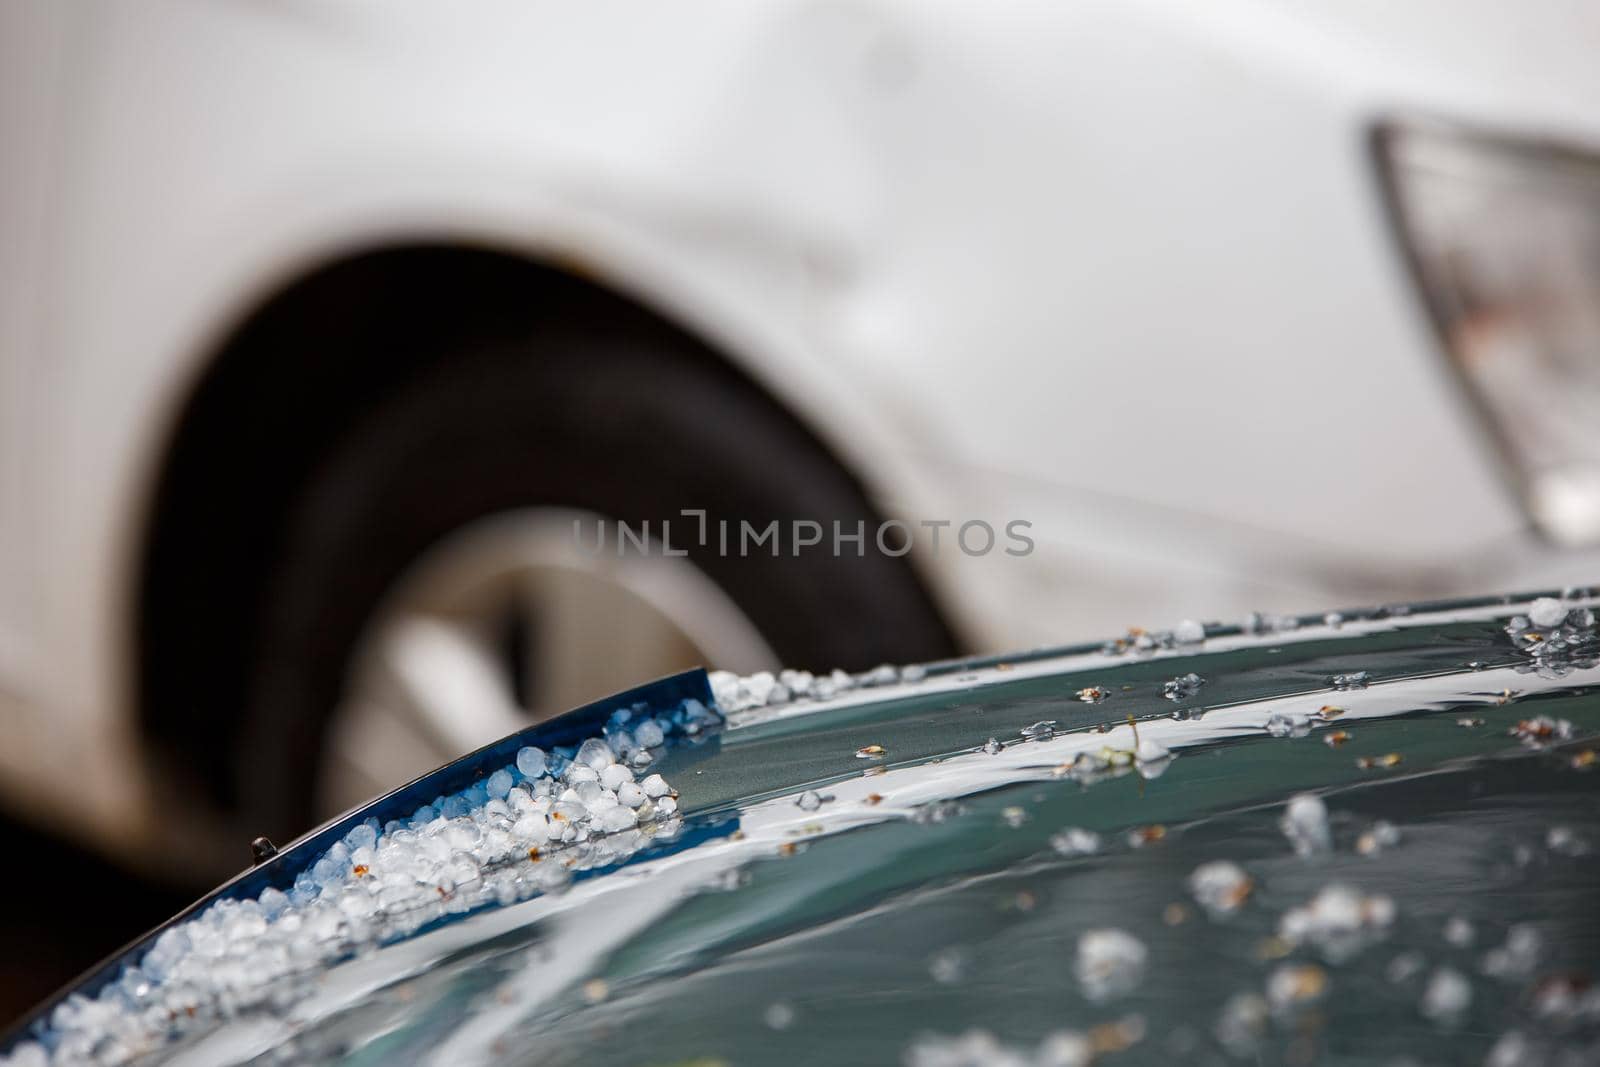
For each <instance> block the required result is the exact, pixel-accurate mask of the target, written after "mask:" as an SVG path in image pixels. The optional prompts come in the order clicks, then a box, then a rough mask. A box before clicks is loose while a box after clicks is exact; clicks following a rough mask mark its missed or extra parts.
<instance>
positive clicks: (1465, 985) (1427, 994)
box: [1421, 967, 1472, 1026]
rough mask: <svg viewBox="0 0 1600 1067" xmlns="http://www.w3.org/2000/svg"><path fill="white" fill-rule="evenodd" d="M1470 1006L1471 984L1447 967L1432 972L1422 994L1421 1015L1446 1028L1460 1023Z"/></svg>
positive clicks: (1459, 973)
mask: <svg viewBox="0 0 1600 1067" xmlns="http://www.w3.org/2000/svg"><path fill="white" fill-rule="evenodd" d="M1471 1005H1472V983H1471V982H1469V981H1467V979H1466V978H1465V976H1463V975H1462V974H1461V972H1459V971H1456V970H1452V969H1451V968H1449V967H1440V968H1439V969H1437V970H1436V971H1434V972H1433V976H1432V977H1431V978H1429V979H1428V987H1427V988H1426V989H1425V990H1423V993H1422V1003H1421V1009H1422V1014H1423V1015H1425V1016H1427V1017H1428V1018H1429V1019H1432V1020H1433V1021H1434V1022H1436V1023H1441V1024H1443V1025H1446V1026H1453V1025H1455V1024H1456V1023H1458V1022H1460V1021H1461V1017H1462V1016H1463V1015H1464V1014H1465V1013H1466V1010H1467V1008H1469V1007H1470V1006H1471Z"/></svg>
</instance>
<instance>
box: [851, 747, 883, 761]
mask: <svg viewBox="0 0 1600 1067" xmlns="http://www.w3.org/2000/svg"><path fill="white" fill-rule="evenodd" d="M887 751H888V750H887V749H885V748H884V747H883V746H882V745H865V746H863V747H861V748H858V749H856V759H877V758H878V757H879V756H882V755H884V754H885V753H886V752H887Z"/></svg>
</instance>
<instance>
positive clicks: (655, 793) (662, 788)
mask: <svg viewBox="0 0 1600 1067" xmlns="http://www.w3.org/2000/svg"><path fill="white" fill-rule="evenodd" d="M639 788H641V789H643V790H644V795H645V796H647V797H649V798H650V799H652V800H654V799H656V798H657V797H664V796H666V795H667V794H668V793H670V792H671V791H672V790H671V787H669V786H668V785H667V780H666V779H665V778H663V777H661V775H659V774H652V775H650V776H649V777H647V778H645V780H644V781H642V782H640V783H639Z"/></svg>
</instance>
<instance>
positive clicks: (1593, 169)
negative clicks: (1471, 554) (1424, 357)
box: [1376, 125, 1600, 546]
mask: <svg viewBox="0 0 1600 1067" xmlns="http://www.w3.org/2000/svg"><path fill="white" fill-rule="evenodd" d="M1376 143H1377V145H1378V156H1379V159H1380V161H1381V168H1382V171H1383V174H1384V179H1385V182H1386V186H1387V191H1388V194H1389V197H1390V203H1391V205H1392V207H1393V209H1394V214H1395V219H1396V222H1397V224H1398V226H1399V228H1400V232H1401V235H1402V238H1403V240H1404V243H1405V246H1406V250H1407V253H1408V255H1409V258H1410V260H1411V264H1412V268H1413V270H1414V272H1415V274H1416V277H1417V280H1418V282H1419V284H1420V286H1421V289H1422V294H1423V297H1424V300H1425V301H1426V303H1427V305H1428V310H1429V312H1430V313H1431V314H1432V316H1433V319H1434V322H1435V324H1436V325H1437V326H1438V329H1439V332H1440V335H1441V336H1442V338H1443V341H1444V346H1445V349H1446V351H1447V352H1448V354H1449V356H1450V359H1451V362H1452V363H1453V364H1454V365H1455V368H1456V369H1457V371H1458V372H1459V373H1460V377H1461V379H1462V380H1463V381H1464V382H1465V383H1466V385H1467V387H1468V391H1469V392H1470V394H1471V396H1472V398H1473V400H1474V401H1475V403H1476V404H1477V406H1478V407H1479V409H1480V410H1481V411H1482V412H1483V414H1484V416H1485V419H1486V421H1487V423H1488V425H1489V427H1490V429H1491V431H1492V432H1493V434H1494V436H1495V437H1496V439H1497V441H1498V444H1499V446H1500V449H1501V452H1502V454H1503V455H1504V457H1505V460H1506V463H1507V466H1508V468H1509V471H1510V474H1511V476H1512V478H1513V480H1514V482H1515V484H1516V486H1517V489H1518V491H1519V492H1520V493H1521V494H1522V497H1523V499H1524V500H1525V502H1526V504H1527V508H1528V511H1529V513H1530V514H1531V516H1532V518H1533V520H1534V522H1535V523H1536V524H1537V525H1538V527H1539V528H1540V529H1541V530H1542V531H1543V532H1544V533H1545V534H1546V535H1547V536H1548V537H1549V538H1550V539H1551V540H1553V541H1555V542H1557V543H1560V544H1563V545H1569V546H1576V545H1590V544H1596V543H1600V155H1591V154H1588V153H1585V152H1581V151H1577V150H1574V149H1572V148H1566V147H1558V146H1553V145H1549V144H1545V143H1539V142H1525V141H1517V140H1512V139H1507V138H1499V137H1487V136H1480V135H1474V134H1465V133H1462V132H1460V131H1458V130H1452V129H1448V128H1432V127H1428V126H1420V125H1416V126H1414V125H1389V126H1384V127H1382V128H1381V129H1380V130H1379V131H1378V136H1377V139H1376Z"/></svg>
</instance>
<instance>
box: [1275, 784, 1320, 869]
mask: <svg viewBox="0 0 1600 1067" xmlns="http://www.w3.org/2000/svg"><path fill="white" fill-rule="evenodd" d="M1278 825H1279V827H1281V828H1282V830H1283V834H1284V836H1285V837H1287V838H1288V839H1289V843H1290V844H1291V845H1293V846H1294V851H1295V854H1296V855H1299V856H1303V857H1309V856H1315V855H1319V854H1321V853H1324V852H1328V851H1329V850H1331V849H1332V848H1333V835H1332V833H1331V832H1330V831H1329V829H1328V806H1327V805H1326V804H1324V803H1323V802H1322V798H1321V797H1319V796H1317V795H1316V794H1315V793H1299V794H1296V795H1295V796H1293V797H1291V798H1290V799H1289V803H1288V805H1287V806H1286V807H1285V808H1284V811H1283V818H1282V819H1281V820H1279V822H1278Z"/></svg>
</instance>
